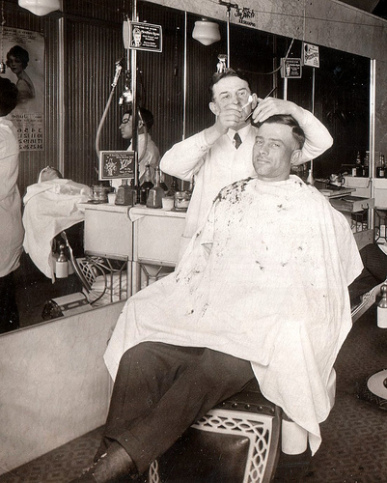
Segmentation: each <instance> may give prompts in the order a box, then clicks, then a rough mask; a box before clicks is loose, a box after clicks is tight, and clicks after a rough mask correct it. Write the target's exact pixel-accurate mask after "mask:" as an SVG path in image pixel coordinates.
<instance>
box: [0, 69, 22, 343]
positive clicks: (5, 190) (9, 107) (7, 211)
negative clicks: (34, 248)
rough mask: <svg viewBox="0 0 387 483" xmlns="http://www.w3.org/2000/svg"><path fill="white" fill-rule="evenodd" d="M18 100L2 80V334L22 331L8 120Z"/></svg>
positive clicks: (13, 149)
mask: <svg viewBox="0 0 387 483" xmlns="http://www.w3.org/2000/svg"><path fill="white" fill-rule="evenodd" d="M17 100H18V89H17V87H16V85H15V84H14V83H12V82H11V81H10V80H9V79H6V78H4V77H0V226H1V228H0V333H3V332H8V331H9V330H12V329H17V328H18V327H19V314H18V309H17V305H16V297H15V285H14V272H15V270H16V269H17V268H18V267H19V265H20V256H21V253H22V243H23V234H24V230H23V226H22V218H21V199H20V193H19V189H18V186H17V178H18V173H19V143H18V138H17V132H16V128H15V126H14V125H13V124H12V122H11V121H9V120H7V119H5V116H7V114H9V113H10V112H12V111H13V109H14V108H15V107H16V105H17Z"/></svg>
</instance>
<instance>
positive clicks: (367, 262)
mask: <svg viewBox="0 0 387 483" xmlns="http://www.w3.org/2000/svg"><path fill="white" fill-rule="evenodd" d="M360 256H361V259H362V261H363V265H364V268H363V271H362V272H361V274H360V275H359V276H358V277H357V278H356V279H355V280H354V281H353V282H352V284H351V285H350V286H349V295H350V297H351V302H352V304H353V305H354V304H356V303H358V302H359V301H360V297H361V296H362V295H364V294H365V293H366V292H368V291H369V290H371V288H373V287H375V285H378V284H379V283H381V282H383V281H384V280H385V279H386V277H387V256H386V255H385V254H384V253H383V252H382V250H381V249H380V248H379V247H378V245H377V244H376V243H371V244H369V245H366V246H365V247H363V248H362V249H361V250H360Z"/></svg>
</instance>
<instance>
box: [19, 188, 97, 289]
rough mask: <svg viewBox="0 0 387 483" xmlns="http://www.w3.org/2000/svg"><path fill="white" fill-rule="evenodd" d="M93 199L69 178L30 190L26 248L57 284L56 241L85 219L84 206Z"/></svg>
mask: <svg viewBox="0 0 387 483" xmlns="http://www.w3.org/2000/svg"><path fill="white" fill-rule="evenodd" d="M90 197H91V189H90V188H89V187H88V186H86V185H83V184H79V183H75V182H74V181H71V180H67V179H54V180H51V181H44V182H43V183H36V184H33V185H31V186H29V187H28V188H27V193H26V195H25V196H24V198H23V202H24V205H25V208H24V213H23V224H24V229H25V236H24V242H23V247H24V250H25V251H26V253H28V254H29V255H30V257H31V259H32V261H33V262H34V263H35V265H36V266H37V267H38V268H39V270H40V271H41V272H42V273H44V275H46V277H49V278H51V279H52V281H53V282H54V281H55V275H54V267H53V261H52V253H51V251H52V240H53V239H54V238H55V237H56V236H57V235H58V234H59V233H61V232H62V231H63V230H66V229H67V228H70V227H71V226H73V225H75V224H76V223H79V222H80V221H83V220H84V217H85V214H84V209H82V206H80V203H85V202H87V201H88V200H89V199H90Z"/></svg>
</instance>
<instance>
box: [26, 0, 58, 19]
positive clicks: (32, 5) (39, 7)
mask: <svg viewBox="0 0 387 483" xmlns="http://www.w3.org/2000/svg"><path fill="white" fill-rule="evenodd" d="M18 3H19V6H20V7H22V8H25V9H27V10H29V11H30V12H32V13H33V14H35V15H39V16H40V17H41V16H42V15H47V14H48V13H51V12H55V10H59V9H60V0H18Z"/></svg>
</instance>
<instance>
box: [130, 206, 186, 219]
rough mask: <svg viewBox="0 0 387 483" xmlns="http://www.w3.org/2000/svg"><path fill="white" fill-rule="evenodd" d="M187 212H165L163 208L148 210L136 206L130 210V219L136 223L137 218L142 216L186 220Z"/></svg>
mask: <svg viewBox="0 0 387 483" xmlns="http://www.w3.org/2000/svg"><path fill="white" fill-rule="evenodd" d="M186 214H187V212H186V211H175V210H171V211H167V210H163V209H162V208H158V209H155V208H148V207H146V206H144V205H136V206H133V207H131V208H130V209H129V213H128V216H129V219H130V220H132V221H135V220H136V219H137V218H140V217H141V216H158V217H168V218H185V217H186Z"/></svg>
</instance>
